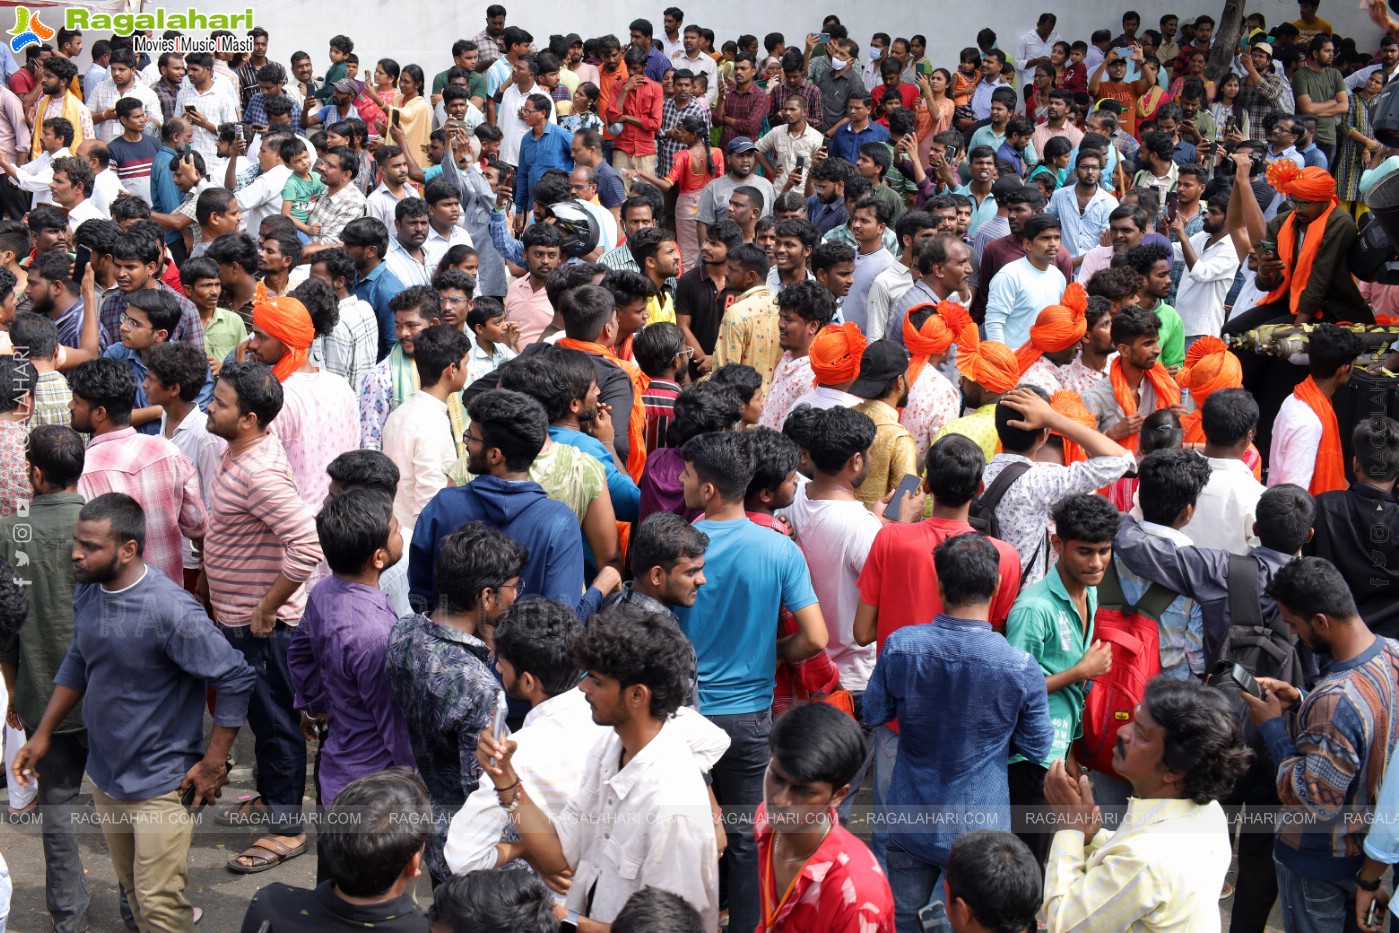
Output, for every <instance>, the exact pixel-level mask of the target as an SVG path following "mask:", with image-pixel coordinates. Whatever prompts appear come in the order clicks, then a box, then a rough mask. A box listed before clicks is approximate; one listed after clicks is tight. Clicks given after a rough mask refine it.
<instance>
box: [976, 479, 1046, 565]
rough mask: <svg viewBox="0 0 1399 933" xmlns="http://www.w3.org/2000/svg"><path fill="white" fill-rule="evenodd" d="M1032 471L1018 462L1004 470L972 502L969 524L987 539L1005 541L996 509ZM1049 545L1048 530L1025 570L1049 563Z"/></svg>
mask: <svg viewBox="0 0 1399 933" xmlns="http://www.w3.org/2000/svg"><path fill="white" fill-rule="evenodd" d="M1032 469H1034V465H1033V464H1029V463H1023V462H1020V461H1016V462H1015V463H1012V464H1011V465H1010V466H1008V467H1006V468H1005V469H1004V470H1002V471H1001V472H1000V473H999V474H998V475H997V476H996V479H995V481H994V482H993V483H992V484H991V485H990V486H988V487H986V489H985V491H984V492H982V494H981V495H979V496H977V497H976V498H975V499H973V500H972V504H971V509H970V510H969V512H968V514H967V524H969V525H971V526H972V527H973V528H975V529H976V530H977V531H979V532H981V533H982V534H984V535H986V536H987V537H990V538H1000V539H1001V540H1002V541H1004V540H1005V538H1004V537H1002V536H1001V523H1000V522H999V521H997V519H996V508H997V507H998V506H999V505H1000V504H1001V500H1002V499H1004V498H1005V494H1006V493H1008V492H1010V487H1012V486H1014V485H1015V481H1016V480H1018V479H1020V477H1022V476H1024V475H1025V474H1026V473H1028V472H1030V470H1032ZM1048 545H1049V530H1048V528H1046V529H1045V531H1044V533H1043V534H1041V535H1040V541H1039V544H1037V545H1035V552H1034V553H1033V554H1031V555H1030V559H1029V560H1028V561H1026V562H1025V564H1024V566H1025V569H1029V568H1030V567H1033V566H1034V565H1035V564H1036V563H1038V562H1039V561H1041V560H1046V562H1047V557H1048V555H1049V551H1048Z"/></svg>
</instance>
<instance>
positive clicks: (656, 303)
mask: <svg viewBox="0 0 1399 933" xmlns="http://www.w3.org/2000/svg"><path fill="white" fill-rule="evenodd" d="M662 321H663V322H665V323H666V324H674V323H675V295H674V294H673V293H671V292H665V293H663V294H661V295H656V296H653V297H651V298H647V299H646V323H647V324H655V323H658V322H662Z"/></svg>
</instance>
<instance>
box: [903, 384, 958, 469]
mask: <svg viewBox="0 0 1399 933" xmlns="http://www.w3.org/2000/svg"><path fill="white" fill-rule="evenodd" d="M961 409H962V393H960V392H958V391H957V388H956V387H955V386H953V385H952V383H951V382H949V381H948V380H947V377H946V376H944V375H943V374H942V373H940V372H938V368H937V367H936V366H932V365H928V364H925V365H924V366H923V369H922V370H921V371H920V372H919V373H918V381H917V382H915V383H914V384H913V387H912V388H910V389H909V390H908V404H907V405H905V406H904V410H903V414H901V415H900V416H899V424H901V425H903V426H904V427H905V428H907V429H908V433H910V434H912V435H913V442H914V443H915V444H917V445H918V459H919V461H922V459H923V458H924V457H926V456H927V455H928V448H929V447H931V446H933V437H934V435H936V434H937V433H938V428H941V427H942V426H943V425H944V424H946V423H947V422H949V421H954V420H956V418H957V417H958V416H959V415H960V414H961V413H962V411H961Z"/></svg>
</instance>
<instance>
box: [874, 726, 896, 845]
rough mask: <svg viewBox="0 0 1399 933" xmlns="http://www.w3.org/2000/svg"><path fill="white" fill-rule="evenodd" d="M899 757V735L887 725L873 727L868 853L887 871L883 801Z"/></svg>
mask: <svg viewBox="0 0 1399 933" xmlns="http://www.w3.org/2000/svg"><path fill="white" fill-rule="evenodd" d="M898 757H899V734H898V733H897V732H895V731H894V730H893V729H890V728H889V727H888V726H887V725H883V726H875V727H874V760H873V762H872V764H871V771H872V772H873V786H872V787H871V788H870V789H871V791H872V792H873V793H872V795H871V796H872V797H873V798H874V826H873V827H872V828H871V831H870V851H871V852H873V853H874V857H875V858H877V859H879V864H881V865H883V866H884V869H885V871H886V872H887V871H888V869H889V866H888V864H887V863H886V862H885V861H884V852H885V850H886V848H887V847H888V845H889V830H887V829H885V828H884V827H885V824H884V822H883V815H884V814H883V807H884V801H885V800H886V799H888V797H889V779H890V778H891V777H893V774H894V762H895V761H896V760H897V759H898Z"/></svg>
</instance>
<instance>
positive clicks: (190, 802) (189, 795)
mask: <svg viewBox="0 0 1399 933" xmlns="http://www.w3.org/2000/svg"><path fill="white" fill-rule="evenodd" d="M194 794H195V788H194V782H193V781H190V784H189V790H187V791H185V792H184V794H182V795H181V796H180V806H182V807H184V808H185V809H186V810H189V811H190V812H193V811H194V810H196V809H198V808H197V807H195V806H194ZM201 806H202V805H201Z"/></svg>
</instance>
